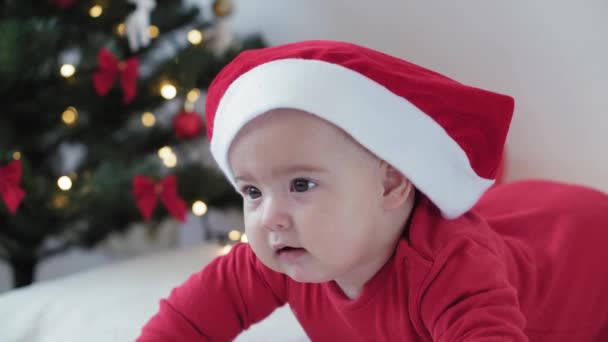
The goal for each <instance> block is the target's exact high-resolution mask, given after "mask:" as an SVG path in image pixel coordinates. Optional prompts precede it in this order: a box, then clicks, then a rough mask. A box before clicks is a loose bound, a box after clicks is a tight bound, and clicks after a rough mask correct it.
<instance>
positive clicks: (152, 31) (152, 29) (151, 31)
mask: <svg viewBox="0 0 608 342" xmlns="http://www.w3.org/2000/svg"><path fill="white" fill-rule="evenodd" d="M159 34H160V30H159V29H158V26H156V25H150V26H149V27H148V35H149V36H150V38H152V39H154V38H156V37H158V35H159Z"/></svg>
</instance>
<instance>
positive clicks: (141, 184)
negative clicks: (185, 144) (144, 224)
mask: <svg viewBox="0 0 608 342" xmlns="http://www.w3.org/2000/svg"><path fill="white" fill-rule="evenodd" d="M132 189H133V197H134V198H135V203H136V204H137V208H139V211H140V212H141V214H142V216H143V217H144V218H145V219H146V220H149V219H150V218H151V217H152V213H153V212H154V209H155V208H156V204H157V202H158V199H159V198H160V201H161V203H162V204H163V205H164V206H165V208H167V211H168V212H169V214H171V215H172V216H173V217H175V218H176V219H178V220H179V221H181V222H184V221H186V202H185V201H184V200H183V199H181V198H180V197H179V195H178V194H177V180H176V178H175V175H170V176H167V177H165V178H163V179H162V180H161V181H160V182H158V183H156V182H155V181H154V180H152V179H150V178H148V177H145V176H141V175H136V176H134V177H133V181H132Z"/></svg>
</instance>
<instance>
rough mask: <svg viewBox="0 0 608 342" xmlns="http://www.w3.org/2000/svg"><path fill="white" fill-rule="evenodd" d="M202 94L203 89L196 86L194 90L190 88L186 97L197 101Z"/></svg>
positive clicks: (191, 100)
mask: <svg viewBox="0 0 608 342" xmlns="http://www.w3.org/2000/svg"><path fill="white" fill-rule="evenodd" d="M200 96H201V91H200V90H198V89H196V88H194V89H192V90H190V91H189V92H188V94H186V99H187V100H188V101H190V102H196V100H198V98H199V97H200Z"/></svg>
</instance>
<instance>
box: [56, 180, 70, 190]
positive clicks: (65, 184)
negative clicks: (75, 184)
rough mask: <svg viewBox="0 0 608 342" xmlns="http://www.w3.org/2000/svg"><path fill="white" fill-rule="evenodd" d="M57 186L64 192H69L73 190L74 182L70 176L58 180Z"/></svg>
mask: <svg viewBox="0 0 608 342" xmlns="http://www.w3.org/2000/svg"><path fill="white" fill-rule="evenodd" d="M57 186H59V189H61V190H63V191H68V190H70V189H71V188H72V180H71V179H70V177H68V176H61V177H59V179H58V180H57Z"/></svg>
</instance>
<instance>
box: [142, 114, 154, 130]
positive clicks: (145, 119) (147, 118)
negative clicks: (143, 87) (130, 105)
mask: <svg viewBox="0 0 608 342" xmlns="http://www.w3.org/2000/svg"><path fill="white" fill-rule="evenodd" d="M141 123H142V124H143V125H144V126H146V127H152V126H154V124H155V123H156V116H154V114H153V113H151V112H145V113H143V114H142V115H141Z"/></svg>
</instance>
